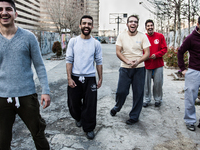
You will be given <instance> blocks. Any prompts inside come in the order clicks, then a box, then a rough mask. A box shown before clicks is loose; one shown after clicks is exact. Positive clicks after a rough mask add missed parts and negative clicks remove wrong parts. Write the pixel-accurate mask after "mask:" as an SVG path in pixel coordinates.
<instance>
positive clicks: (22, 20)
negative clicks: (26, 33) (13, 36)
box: [15, 0, 40, 30]
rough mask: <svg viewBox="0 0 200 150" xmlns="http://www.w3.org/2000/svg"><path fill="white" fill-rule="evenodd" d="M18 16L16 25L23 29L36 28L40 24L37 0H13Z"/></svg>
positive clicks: (38, 2)
mask: <svg viewBox="0 0 200 150" xmlns="http://www.w3.org/2000/svg"><path fill="white" fill-rule="evenodd" d="M15 3H16V9H17V12H18V17H17V18H16V21H15V22H16V25H17V26H19V27H22V28H25V29H30V30H33V29H34V30H37V29H38V28H39V25H40V1H39V0H15Z"/></svg>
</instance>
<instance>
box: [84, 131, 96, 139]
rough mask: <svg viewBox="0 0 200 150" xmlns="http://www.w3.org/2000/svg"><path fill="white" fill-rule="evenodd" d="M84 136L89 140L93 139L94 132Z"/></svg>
mask: <svg viewBox="0 0 200 150" xmlns="http://www.w3.org/2000/svg"><path fill="white" fill-rule="evenodd" d="M86 136H87V138H88V139H90V140H92V139H94V136H95V135H94V131H90V132H86Z"/></svg>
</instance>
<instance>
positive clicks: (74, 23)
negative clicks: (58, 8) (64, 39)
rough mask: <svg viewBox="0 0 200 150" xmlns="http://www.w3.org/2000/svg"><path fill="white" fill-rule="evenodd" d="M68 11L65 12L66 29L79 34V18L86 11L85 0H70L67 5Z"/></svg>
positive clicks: (71, 33)
mask: <svg viewBox="0 0 200 150" xmlns="http://www.w3.org/2000/svg"><path fill="white" fill-rule="evenodd" d="M65 9H66V13H65V14H64V17H65V22H64V24H63V25H64V27H65V29H70V35H71V36H72V35H73V34H76V35H77V34H79V33H80V29H79V20H80V18H81V16H82V15H83V13H84V1H83V0H68V1H67V5H66V8H65Z"/></svg>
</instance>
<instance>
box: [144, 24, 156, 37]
mask: <svg viewBox="0 0 200 150" xmlns="http://www.w3.org/2000/svg"><path fill="white" fill-rule="evenodd" d="M145 28H146V30H147V34H148V35H153V33H154V25H153V23H152V22H148V23H147V25H146V27H145Z"/></svg>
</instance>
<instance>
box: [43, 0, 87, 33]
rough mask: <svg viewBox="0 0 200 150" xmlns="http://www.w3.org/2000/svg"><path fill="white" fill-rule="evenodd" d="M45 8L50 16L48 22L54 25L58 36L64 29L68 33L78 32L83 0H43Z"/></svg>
mask: <svg viewBox="0 0 200 150" xmlns="http://www.w3.org/2000/svg"><path fill="white" fill-rule="evenodd" d="M45 1H46V6H45V8H46V10H47V12H48V15H49V16H50V19H49V22H52V23H53V24H54V26H55V27H56V32H58V33H59V35H60V37H61V36H62V32H63V31H64V29H65V32H66V31H67V30H68V29H69V30H70V34H71V35H72V34H78V32H79V19H80V16H81V14H83V12H84V5H83V3H84V1H83V0H45Z"/></svg>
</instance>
